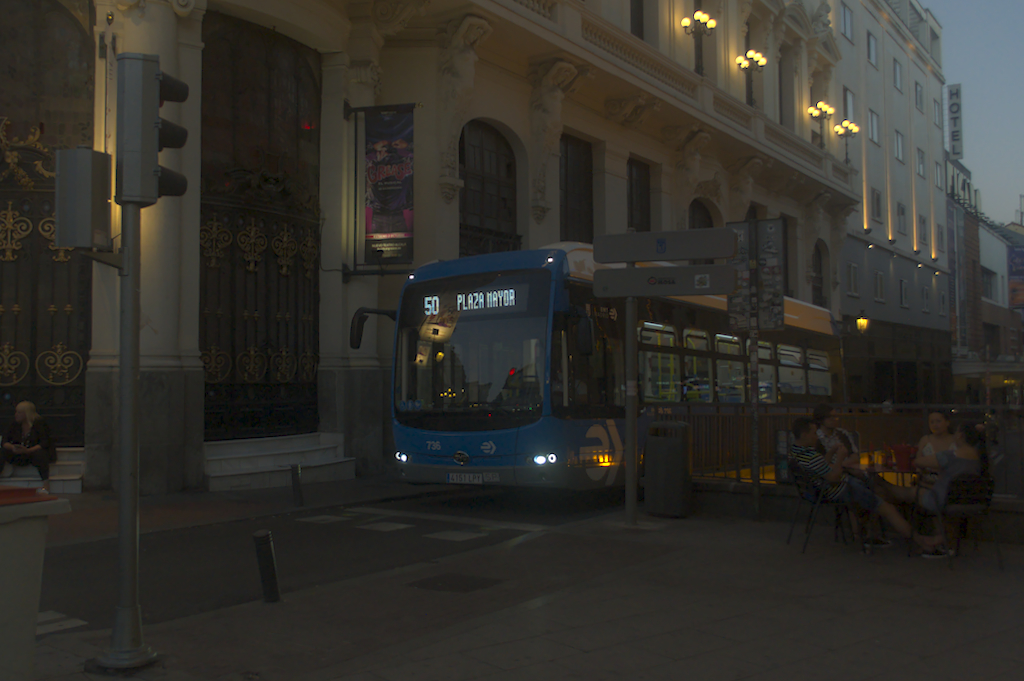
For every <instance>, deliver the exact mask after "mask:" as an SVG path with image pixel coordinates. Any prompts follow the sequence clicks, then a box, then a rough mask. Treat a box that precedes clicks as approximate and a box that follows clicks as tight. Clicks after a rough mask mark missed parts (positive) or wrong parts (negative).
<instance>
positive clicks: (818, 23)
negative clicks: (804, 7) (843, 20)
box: [811, 0, 832, 36]
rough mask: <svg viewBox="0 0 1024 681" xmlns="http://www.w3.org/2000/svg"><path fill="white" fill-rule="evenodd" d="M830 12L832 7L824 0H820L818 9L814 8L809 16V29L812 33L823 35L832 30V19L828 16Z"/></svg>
mask: <svg viewBox="0 0 1024 681" xmlns="http://www.w3.org/2000/svg"><path fill="white" fill-rule="evenodd" d="M831 13H832V7H830V6H829V4H828V2H826V0H821V4H820V5H818V9H816V10H814V16H812V17H811V31H812V32H813V33H814V35H816V36H821V35H825V34H826V33H828V32H830V31H831V30H832V20H831V19H830V18H829V14H831Z"/></svg>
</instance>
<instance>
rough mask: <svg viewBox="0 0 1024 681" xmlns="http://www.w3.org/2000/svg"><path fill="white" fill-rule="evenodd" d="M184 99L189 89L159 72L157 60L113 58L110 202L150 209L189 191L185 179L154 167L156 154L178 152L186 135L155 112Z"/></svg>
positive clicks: (131, 55) (131, 56) (136, 56)
mask: <svg viewBox="0 0 1024 681" xmlns="http://www.w3.org/2000/svg"><path fill="white" fill-rule="evenodd" d="M186 99H188V85H186V84H185V83H183V82H181V81H180V80H178V79H176V78H172V77H171V76H168V75H167V74H166V73H162V72H161V71H160V57H158V56H157V55H155V54H135V53H124V54H119V55H117V177H116V180H115V188H114V200H115V201H117V202H118V203H120V204H124V203H137V204H140V205H142V206H151V205H153V204H154V203H156V202H157V200H158V199H159V198H160V197H161V196H181V195H182V194H184V193H185V190H187V189H188V180H187V179H186V178H185V176H184V175H182V174H181V173H176V172H174V171H173V170H168V169H167V168H164V167H162V166H160V164H159V163H158V160H159V157H158V155H159V153H160V151H161V150H163V149H180V148H181V147H183V146H185V142H186V140H187V139H188V130H186V129H185V128H183V127H181V126H180V125H177V124H175V123H171V122H170V121H165V120H164V119H162V118H160V107H161V106H162V105H163V103H164V102H184V101H185V100H186Z"/></svg>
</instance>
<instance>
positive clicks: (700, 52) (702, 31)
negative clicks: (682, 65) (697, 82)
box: [679, 10, 718, 76]
mask: <svg viewBox="0 0 1024 681" xmlns="http://www.w3.org/2000/svg"><path fill="white" fill-rule="evenodd" d="M679 23H681V24H682V26H683V30H684V31H686V35H689V36H693V43H694V45H693V47H694V50H693V51H694V62H695V63H694V69H693V70H694V71H696V72H697V73H699V74H700V75H702V76H703V75H704V36H706V35H711V32H712V31H713V30H715V26H717V25H718V21H717V20H715V19H712V18H711V15H710V14H708V13H707V12H703V11H701V10H697V11H696V12H694V13H693V19H691V18H690V17H683V20H682V21H681V22H679Z"/></svg>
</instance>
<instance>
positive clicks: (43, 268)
mask: <svg viewBox="0 0 1024 681" xmlns="http://www.w3.org/2000/svg"><path fill="white" fill-rule="evenodd" d="M91 13H92V7H91V3H89V2H86V1H85V0H63V1H59V0H38V1H37V2H23V1H20V0H0V16H3V17H4V21H3V26H0V44H3V50H4V54H5V64H6V65H5V67H4V70H3V74H2V75H0V421H6V420H7V419H9V418H10V417H11V416H12V415H13V412H14V406H15V405H16V404H17V403H18V402H20V401H23V400H28V401H31V402H34V403H35V404H36V406H37V407H38V408H39V411H40V412H41V413H42V414H43V415H44V416H45V417H46V418H47V420H48V421H50V424H51V427H52V429H53V431H54V434H55V436H56V437H57V440H58V442H59V443H60V444H63V445H81V444H84V440H85V364H86V362H87V361H88V351H89V345H90V341H91V335H90V322H91V301H92V264H91V261H89V260H87V259H85V258H83V257H82V256H81V255H79V254H78V253H75V252H74V251H73V250H72V249H58V248H56V246H55V245H54V226H55V225H54V208H55V206H54V198H55V197H54V170H55V168H54V151H53V150H54V149H57V148H65V147H74V146H77V145H82V144H84V145H90V146H91V145H92V137H93V135H92V132H93V87H94V71H93V69H94V54H93V52H94V45H93V40H92V36H91V28H90V27H91V26H92V19H91Z"/></svg>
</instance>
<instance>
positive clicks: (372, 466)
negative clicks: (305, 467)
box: [317, 18, 391, 475]
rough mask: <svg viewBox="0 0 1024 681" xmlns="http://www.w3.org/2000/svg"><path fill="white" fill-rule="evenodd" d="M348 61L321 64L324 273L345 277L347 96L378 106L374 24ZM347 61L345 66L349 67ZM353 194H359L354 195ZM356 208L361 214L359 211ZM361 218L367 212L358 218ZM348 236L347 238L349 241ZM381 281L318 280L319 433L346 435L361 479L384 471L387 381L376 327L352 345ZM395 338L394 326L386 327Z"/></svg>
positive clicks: (354, 229)
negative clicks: (360, 313)
mask: <svg viewBox="0 0 1024 681" xmlns="http://www.w3.org/2000/svg"><path fill="white" fill-rule="evenodd" d="M350 36H351V39H350V42H349V53H348V55H347V60H346V55H341V54H338V55H332V56H330V57H327V58H325V59H324V61H323V96H322V107H323V108H322V113H321V126H322V132H321V142H320V163H321V165H320V196H321V203H322V206H323V211H324V219H325V222H324V240H323V243H322V244H321V248H322V249H323V258H324V261H323V267H324V269H331V270H339V269H341V268H342V266H343V264H344V265H347V266H351V265H352V263H353V262H357V261H361V260H362V250H363V241H362V238H361V237H362V235H363V229H362V221H361V220H359V219H357V218H356V215H357V210H356V208H357V207H358V208H361V207H362V205H363V198H362V196H361V195H360V192H359V191H358V188H360V187H362V183H361V181H360V175H359V171H360V168H359V167H358V166H357V167H355V168H353V163H354V161H353V159H354V158H355V151H354V149H353V145H355V146H356V147H358V145H360V144H361V136H360V138H357V139H353V138H352V135H351V132H349V126H351V125H352V123H351V121H350V122H349V123H346V122H345V121H344V101H345V98H346V96H347V98H348V101H349V104H350V105H351V106H353V107H356V108H358V107H366V106H373V105H375V104H376V103H377V93H378V91H379V89H380V67H379V59H380V49H381V46H382V45H383V42H384V38H383V36H382V35H381V34H380V32H379V31H378V30H377V28H376V27H375V26H374V24H373V22H372V21H371V20H369V19H368V18H363V19H360V20H358V21H355V22H353V26H352V31H351V34H350ZM346 61H347V64H346ZM353 188H356V190H355V191H353ZM353 202H355V204H356V205H355V206H353ZM358 214H359V215H362V211H358ZM346 234H347V235H348V238H344V236H343V235H346ZM378 294H379V281H378V278H377V277H373V276H357V277H351V278H350V279H349V280H348V281H347V282H345V281H344V280H343V276H342V274H341V273H340V272H336V271H335V272H321V275H320V368H319V371H318V377H317V382H318V385H317V398H318V401H319V410H320V430H321V431H323V432H329V433H343V434H344V436H345V455H346V456H351V457H354V458H355V459H356V471H357V473H358V474H360V475H365V474H367V473H372V472H379V471H381V470H383V459H382V457H381V452H382V447H383V432H384V431H383V420H384V418H386V417H385V416H384V415H382V414H381V408H380V405H381V403H382V401H383V391H384V390H385V383H387V377H386V375H385V369H384V367H382V365H381V361H380V357H379V355H378V352H377V329H378V326H379V324H378V322H379V320H378V319H375V318H371V319H370V320H369V322H368V323H367V324H366V327H365V333H364V335H363V341H362V345H361V347H360V348H359V349H358V350H353V349H352V348H350V347H349V344H348V329H349V324H350V323H351V321H352V316H353V315H354V314H355V312H356V310H357V309H359V308H360V307H370V308H376V307H379V295H378ZM385 322H386V323H387V325H388V327H389V330H390V325H391V321H390V320H385Z"/></svg>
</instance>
